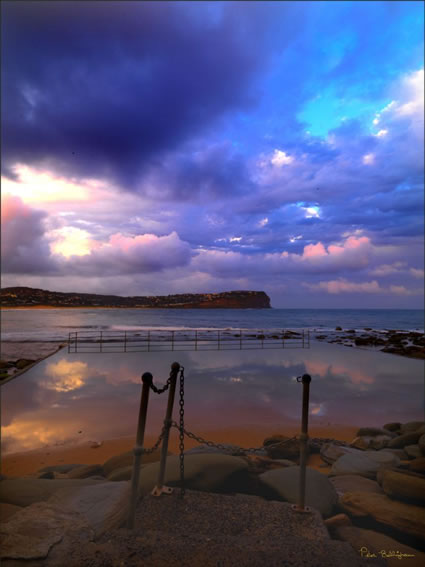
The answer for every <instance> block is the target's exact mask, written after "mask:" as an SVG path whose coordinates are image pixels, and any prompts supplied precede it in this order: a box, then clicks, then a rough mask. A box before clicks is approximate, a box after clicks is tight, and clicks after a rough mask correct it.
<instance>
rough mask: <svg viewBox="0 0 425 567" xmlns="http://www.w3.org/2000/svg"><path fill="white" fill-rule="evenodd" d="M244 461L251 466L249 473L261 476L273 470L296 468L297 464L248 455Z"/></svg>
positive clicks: (285, 460)
mask: <svg viewBox="0 0 425 567" xmlns="http://www.w3.org/2000/svg"><path fill="white" fill-rule="evenodd" d="M243 459H244V461H246V462H247V463H248V465H249V472H250V473H252V474H254V475H260V474H263V473H264V472H267V471H270V470H273V469H280V468H283V467H288V466H290V467H291V466H292V467H294V466H295V463H293V462H292V461H289V460H287V459H270V458H269V457H262V456H261V455H246V456H245V457H243Z"/></svg>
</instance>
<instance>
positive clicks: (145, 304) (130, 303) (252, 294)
mask: <svg viewBox="0 0 425 567" xmlns="http://www.w3.org/2000/svg"><path fill="white" fill-rule="evenodd" d="M0 305H1V307H5V308H7V307H12V308H13V307H39V308H42V307H46V308H49V307H50V308H52V307H75V308H76V307H95V308H98V307H104V308H105V307H117V308H140V309H154V308H156V309H159V308H162V309H165V308H166V309H171V308H174V309H268V308H270V307H271V305H270V298H269V296H268V295H267V294H266V293H265V292H264V291H224V292H222V293H180V294H176V295H159V296H133V297H121V296H119V295H99V294H94V293H62V292H58V291H47V290H44V289H34V288H31V287H5V288H3V289H2V290H1V291H0Z"/></svg>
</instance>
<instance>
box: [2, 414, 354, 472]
mask: <svg viewBox="0 0 425 567" xmlns="http://www.w3.org/2000/svg"><path fill="white" fill-rule="evenodd" d="M357 430H358V426H356V425H353V426H347V425H339V424H333V425H331V426H322V425H317V426H311V427H310V428H309V437H310V438H314V437H316V438H317V437H320V438H326V439H335V440H338V441H346V442H350V441H352V440H353V439H354V437H355V434H356V431H357ZM300 431H301V426H297V425H294V424H285V423H282V424H281V425H280V426H279V427H278V428H276V427H274V428H270V427H268V426H265V427H262V428H259V427H258V426H257V427H255V428H252V429H251V428H250V429H248V428H246V427H245V428H242V427H241V428H232V429H215V430H208V431H205V430H201V431H200V432H199V435H201V436H202V437H205V438H207V439H211V440H214V441H216V442H218V443H229V444H234V445H240V446H243V447H252V446H256V447H257V446H261V444H262V443H263V441H264V439H265V438H266V437H269V436H271V435H273V434H283V435H286V436H289V437H292V436H294V435H299V433H300ZM155 441H156V437H153V436H146V439H145V443H146V446H148V447H150V446H151V445H153V443H154V442H155ZM92 444H93V442H85V443H81V444H75V445H69V446H46V447H43V448H38V449H33V450H31V451H24V452H19V453H10V454H7V455H3V456H2V459H1V474H3V475H5V476H8V477H22V476H25V475H33V474H35V473H36V472H37V471H38V470H40V469H41V468H43V467H46V466H52V465H63V464H71V463H78V464H82V465H94V464H101V463H103V462H105V461H106V460H107V459H109V458H110V457H113V456H115V455H119V454H121V453H125V452H127V451H131V450H132V449H133V447H134V444H135V441H134V436H128V437H120V438H116V439H105V440H103V441H102V442H101V444H100V446H97V447H92V446H91V445H92ZM196 446H198V443H197V442H196V441H193V440H192V439H188V438H186V439H185V450H186V451H187V450H188V449H191V448H192V447H196ZM169 450H170V452H171V453H173V454H178V451H179V439H178V435H177V434H176V433H173V434H172V435H171V436H170V442H169ZM320 465H322V466H320ZM308 466H310V467H312V468H317V469H318V470H320V472H323V473H325V474H326V472H327V471H326V468H325V467H323V462H322V461H321V459H320V457H319V455H316V454H313V455H311V456H310V458H309V461H308Z"/></svg>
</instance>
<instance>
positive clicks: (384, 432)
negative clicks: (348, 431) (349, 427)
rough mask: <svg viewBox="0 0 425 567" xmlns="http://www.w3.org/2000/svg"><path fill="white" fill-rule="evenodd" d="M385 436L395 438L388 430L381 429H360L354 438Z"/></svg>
mask: <svg viewBox="0 0 425 567" xmlns="http://www.w3.org/2000/svg"><path fill="white" fill-rule="evenodd" d="M378 435H379V436H382V435H386V436H387V437H388V436H389V437H391V438H392V437H395V436H396V434H395V433H392V432H391V431H390V430H389V429H385V428H381V427H361V428H360V429H359V430H358V431H357V433H356V437H363V436H367V437H376V436H378Z"/></svg>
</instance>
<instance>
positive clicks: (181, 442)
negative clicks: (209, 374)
mask: <svg viewBox="0 0 425 567" xmlns="http://www.w3.org/2000/svg"><path fill="white" fill-rule="evenodd" d="M179 403H180V410H179V413H180V424H179V431H180V434H179V449H180V498H183V497H184V494H185V487H184V367H183V366H181V367H180V402H179Z"/></svg>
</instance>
